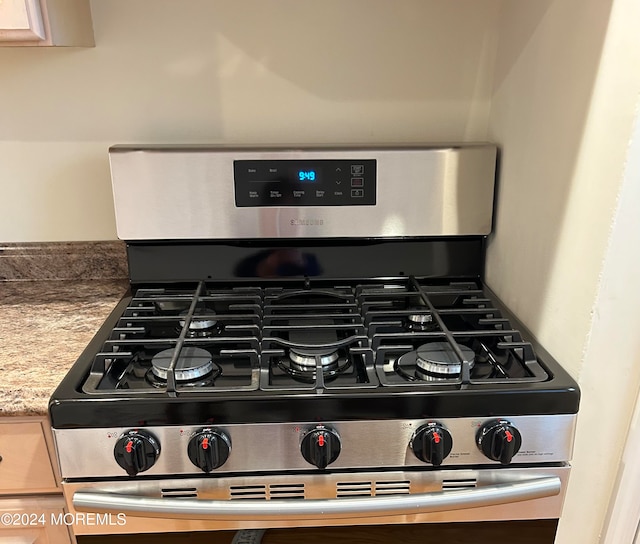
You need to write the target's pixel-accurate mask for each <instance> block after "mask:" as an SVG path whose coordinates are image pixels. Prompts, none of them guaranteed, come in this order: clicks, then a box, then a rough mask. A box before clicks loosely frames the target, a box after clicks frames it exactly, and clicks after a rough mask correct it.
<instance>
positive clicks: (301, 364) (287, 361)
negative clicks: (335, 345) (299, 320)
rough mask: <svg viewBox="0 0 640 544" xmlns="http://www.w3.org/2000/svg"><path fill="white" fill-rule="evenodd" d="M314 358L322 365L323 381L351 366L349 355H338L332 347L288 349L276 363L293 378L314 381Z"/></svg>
mask: <svg viewBox="0 0 640 544" xmlns="http://www.w3.org/2000/svg"><path fill="white" fill-rule="evenodd" d="M316 358H317V359H318V360H319V361H320V365H321V367H322V377H323V378H324V380H325V381H330V380H332V379H335V378H337V377H338V376H339V375H340V374H342V373H343V372H345V371H346V370H348V369H349V368H351V360H350V359H349V357H345V356H342V357H341V356H340V354H339V353H338V351H335V350H334V349H326V350H300V349H299V348H296V350H293V349H291V350H290V351H289V357H281V358H280V359H278V361H277V365H278V367H279V368H280V370H282V371H283V372H286V373H287V374H288V375H289V376H291V377H292V378H293V379H295V380H297V381H299V382H303V383H314V382H315V381H316V367H317V364H316Z"/></svg>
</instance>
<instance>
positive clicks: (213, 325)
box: [178, 308, 222, 338]
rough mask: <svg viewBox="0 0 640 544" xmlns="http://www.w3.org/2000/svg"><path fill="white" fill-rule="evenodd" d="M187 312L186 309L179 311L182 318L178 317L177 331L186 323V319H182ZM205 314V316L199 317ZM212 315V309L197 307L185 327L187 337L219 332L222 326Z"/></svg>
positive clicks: (205, 335) (205, 336)
mask: <svg viewBox="0 0 640 544" xmlns="http://www.w3.org/2000/svg"><path fill="white" fill-rule="evenodd" d="M188 313H189V312H188V310H186V311H184V312H181V313H180V315H181V316H182V319H180V327H179V329H178V332H180V330H181V329H182V327H184V325H185V323H186V319H184V317H185V316H186V315H187V314H188ZM205 315H206V317H199V316H205ZM212 315H215V312H214V311H213V310H207V309H205V308H197V309H196V310H195V312H194V313H193V317H192V318H191V321H190V322H189V327H188V329H187V338H207V337H209V336H213V335H214V334H216V333H218V332H220V330H221V329H222V326H221V325H220V324H218V320H217V319H214V318H213V317H212Z"/></svg>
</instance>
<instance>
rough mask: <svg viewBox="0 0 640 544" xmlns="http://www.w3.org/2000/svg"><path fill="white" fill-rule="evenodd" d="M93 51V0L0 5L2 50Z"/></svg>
mask: <svg viewBox="0 0 640 544" xmlns="http://www.w3.org/2000/svg"><path fill="white" fill-rule="evenodd" d="M60 45H61V46H75V47H92V46H93V45H95V42H94V39H93V26H92V21H91V8H90V6H89V0H2V1H0V46H60Z"/></svg>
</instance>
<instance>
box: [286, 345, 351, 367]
mask: <svg viewBox="0 0 640 544" xmlns="http://www.w3.org/2000/svg"><path fill="white" fill-rule="evenodd" d="M316 358H319V359H320V365H321V366H322V369H323V370H334V369H335V368H336V367H337V366H338V359H339V355H338V351H337V350H335V349H334V348H327V349H300V348H291V350H290V351H289V359H291V367H292V368H294V369H296V370H299V371H301V372H309V371H311V372H315V369H316Z"/></svg>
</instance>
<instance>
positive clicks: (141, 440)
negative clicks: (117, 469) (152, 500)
mask: <svg viewBox="0 0 640 544" xmlns="http://www.w3.org/2000/svg"><path fill="white" fill-rule="evenodd" d="M113 454H114V456H115V458H116V462H117V463H118V464H119V465H120V466H121V467H122V468H123V469H125V470H126V471H127V474H128V475H129V476H135V475H136V474H138V472H144V471H145V470H148V469H150V468H151V467H152V466H153V465H154V463H155V462H156V459H158V456H159V455H160V443H159V442H158V440H157V439H156V438H155V437H154V436H152V435H151V434H149V433H147V432H144V431H127V432H126V433H124V434H123V435H122V436H121V437H120V438H118V441H117V442H116V445H115V448H114V450H113Z"/></svg>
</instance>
